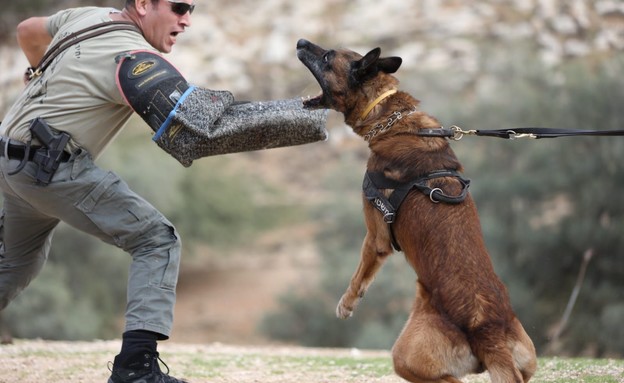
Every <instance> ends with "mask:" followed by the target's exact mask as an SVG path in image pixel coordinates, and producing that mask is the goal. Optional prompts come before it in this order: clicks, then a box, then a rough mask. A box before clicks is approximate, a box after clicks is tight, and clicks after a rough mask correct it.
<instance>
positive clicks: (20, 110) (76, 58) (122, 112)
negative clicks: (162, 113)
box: [0, 7, 157, 158]
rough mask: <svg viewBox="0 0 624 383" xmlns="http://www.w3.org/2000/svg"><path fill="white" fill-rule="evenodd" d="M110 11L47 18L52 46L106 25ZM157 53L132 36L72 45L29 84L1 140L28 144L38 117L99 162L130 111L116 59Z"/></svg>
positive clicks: (120, 34) (112, 36)
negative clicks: (120, 85) (136, 53)
mask: <svg viewBox="0 0 624 383" xmlns="http://www.w3.org/2000/svg"><path fill="white" fill-rule="evenodd" d="M113 12H119V11H117V10H114V9H112V8H96V7H85V8H74V9H68V10H64V11H60V12H58V13H56V14H54V15H53V16H50V17H49V18H48V22H47V28H48V31H49V33H50V35H51V36H53V40H52V43H51V44H50V46H53V45H54V44H55V43H56V42H57V41H58V40H60V39H62V38H63V37H65V36H67V35H68V34H70V33H73V32H76V31H78V30H80V29H83V28H86V27H88V26H91V25H94V24H98V23H101V22H104V21H111V18H110V14H111V13H113ZM134 50H150V51H153V52H156V53H157V51H156V50H155V49H154V48H153V47H152V46H151V45H150V44H149V43H148V42H147V41H146V40H145V39H144V38H143V36H141V35H140V34H138V33H136V32H133V31H125V30H124V31H114V32H108V33H105V34H103V35H100V36H96V37H93V38H90V39H87V40H83V41H81V42H79V43H78V44H75V45H72V46H70V47H69V48H67V49H66V50H65V51H64V52H62V53H61V54H60V55H59V56H58V57H57V58H55V59H54V61H53V62H52V64H51V65H50V66H49V67H48V68H47V69H46V71H45V72H44V73H43V75H42V76H41V77H39V78H37V79H35V80H33V81H31V82H30V83H29V84H28V85H27V86H26V88H25V89H24V91H23V92H22V94H21V95H20V96H19V98H18V99H17V100H16V101H15V103H14V104H13V106H12V107H11V109H9V111H8V114H7V115H6V116H5V118H4V119H3V121H2V125H1V126H0V135H2V136H5V137H10V138H12V139H16V140H18V141H21V142H24V143H25V142H28V141H29V140H30V131H29V126H30V122H31V121H32V120H33V119H34V118H36V117H42V118H43V119H44V120H45V121H46V122H47V123H48V125H50V126H51V127H52V128H54V129H56V130H60V131H65V132H67V133H69V134H70V135H71V137H72V146H73V148H75V147H76V146H80V147H82V148H84V149H86V150H87V151H89V153H90V154H91V155H92V156H93V157H94V158H97V157H98V156H99V154H101V152H102V150H104V148H105V147H106V146H107V145H108V144H109V143H110V142H111V140H112V139H113V138H114V137H115V136H116V135H117V134H118V133H119V132H120V130H121V129H122V128H123V127H124V125H125V124H126V122H127V121H128V119H129V118H130V117H131V116H132V113H133V110H132V109H131V108H130V106H129V105H127V104H126V102H125V101H124V98H123V96H122V94H121V92H120V91H119V89H118V87H117V76H116V70H117V64H116V63H115V57H116V56H118V55H120V54H122V53H124V52H128V51H134Z"/></svg>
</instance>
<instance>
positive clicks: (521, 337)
mask: <svg viewBox="0 0 624 383" xmlns="http://www.w3.org/2000/svg"><path fill="white" fill-rule="evenodd" d="M509 337H510V339H511V341H510V345H509V346H510V349H511V354H512V356H513V360H514V364H515V366H516V368H517V369H518V370H520V373H521V374H522V379H523V380H524V383H526V382H528V381H529V380H530V379H531V377H532V376H533V374H534V373H535V370H536V369H537V358H536V355H535V346H534V345H533V342H532V341H531V338H529V335H528V334H527V333H526V331H524V328H523V327H522V324H520V321H519V320H518V319H517V318H516V319H514V321H513V322H512V324H511V331H510V336H509Z"/></svg>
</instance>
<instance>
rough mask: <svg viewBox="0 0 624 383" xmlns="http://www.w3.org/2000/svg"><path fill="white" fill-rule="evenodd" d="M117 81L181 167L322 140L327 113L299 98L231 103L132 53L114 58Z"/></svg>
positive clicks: (157, 60)
mask: <svg viewBox="0 0 624 383" xmlns="http://www.w3.org/2000/svg"><path fill="white" fill-rule="evenodd" d="M117 78H118V85H119V88H120V90H121V91H122V93H123V94H124V97H125V98H126V100H127V101H128V104H129V105H131V106H132V108H133V109H134V110H135V111H136V112H137V113H138V114H139V115H140V116H141V117H142V118H143V119H144V120H145V121H146V122H147V123H148V125H149V126H150V127H151V128H152V130H154V132H155V134H154V137H153V140H154V141H155V142H156V144H158V146H160V147H161V148H162V149H163V150H165V151H166V152H167V153H169V154H170V155H171V156H173V157H174V158H175V159H177V160H178V161H179V162H180V163H181V164H182V165H183V166H187V167H188V166H190V165H191V164H192V163H193V161H194V160H196V159H198V158H201V157H207V156H213V155H219V154H227V153H238V152H245V151H251V150H260V149H269V148H277V147H284V146H294V145H301V144H306V143H311V142H316V141H321V140H326V139H327V130H326V128H325V124H326V119H327V111H324V110H317V111H310V110H307V109H304V108H303V103H302V101H301V100H300V99H290V100H276V101H260V102H256V101H254V102H245V103H234V97H233V96H232V94H231V93H230V92H228V91H214V90H209V89H204V88H199V87H194V86H191V85H189V84H188V83H187V82H186V80H184V78H183V77H182V75H180V73H179V72H178V71H177V70H176V69H175V68H174V67H173V66H172V65H171V64H170V63H169V62H167V61H166V60H165V59H164V58H162V57H161V56H159V55H157V54H154V53H152V52H145V51H141V52H132V53H130V54H127V55H124V56H122V57H120V59H119V66H118V75H117Z"/></svg>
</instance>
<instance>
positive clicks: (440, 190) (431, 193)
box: [429, 188, 443, 203]
mask: <svg viewBox="0 0 624 383" xmlns="http://www.w3.org/2000/svg"><path fill="white" fill-rule="evenodd" d="M435 192H438V193H443V191H442V189H440V188H435V189H431V192H430V193H429V199H430V200H431V202H433V203H440V201H438V200H436V199H434V198H433V193H435Z"/></svg>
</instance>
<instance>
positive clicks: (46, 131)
mask: <svg viewBox="0 0 624 383" xmlns="http://www.w3.org/2000/svg"><path fill="white" fill-rule="evenodd" d="M30 132H31V134H32V136H33V137H34V138H36V139H37V140H38V141H39V142H40V143H41V147H39V148H37V149H35V154H34V156H33V162H34V163H36V164H37V165H38V168H37V174H36V176H35V179H36V180H37V184H40V185H43V186H46V185H48V184H49V183H50V181H51V180H52V177H53V176H54V173H56V170H57V169H58V167H59V164H60V163H61V162H62V157H63V154H64V152H65V147H66V146H67V144H68V143H69V139H70V138H71V136H70V135H69V134H67V133H66V132H56V131H53V130H52V128H50V126H48V124H47V123H46V122H45V120H43V119H42V118H40V117H37V118H35V119H34V120H33V122H32V123H31V124H30Z"/></svg>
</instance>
